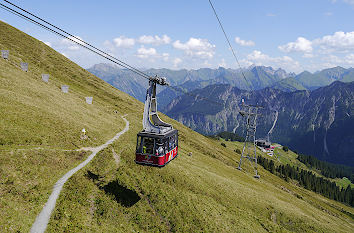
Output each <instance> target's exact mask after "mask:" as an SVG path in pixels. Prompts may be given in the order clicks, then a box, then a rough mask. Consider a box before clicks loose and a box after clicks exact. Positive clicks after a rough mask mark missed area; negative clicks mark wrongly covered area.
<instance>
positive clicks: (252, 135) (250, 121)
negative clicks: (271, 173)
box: [237, 100, 262, 178]
mask: <svg viewBox="0 0 354 233" xmlns="http://www.w3.org/2000/svg"><path fill="white" fill-rule="evenodd" d="M242 106H243V107H244V110H243V111H240V114H241V116H243V117H245V118H246V137H245V143H244V145H243V149H242V154H241V158H240V162H239V164H238V168H237V169H239V170H242V168H241V166H242V162H243V159H244V158H247V159H249V160H250V162H251V164H252V165H253V167H254V170H255V176H254V177H255V178H260V176H259V175H258V170H257V150H256V129H257V116H258V115H260V114H259V113H258V109H259V108H262V107H260V106H254V105H245V104H244V100H242Z"/></svg>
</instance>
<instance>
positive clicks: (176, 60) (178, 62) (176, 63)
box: [173, 57, 182, 68]
mask: <svg viewBox="0 0 354 233" xmlns="http://www.w3.org/2000/svg"><path fill="white" fill-rule="evenodd" d="M181 62H182V59H181V58H178V57H177V58H175V59H174V60H173V67H175V68H176V67H177V66H178V65H179V64H180V63H181Z"/></svg>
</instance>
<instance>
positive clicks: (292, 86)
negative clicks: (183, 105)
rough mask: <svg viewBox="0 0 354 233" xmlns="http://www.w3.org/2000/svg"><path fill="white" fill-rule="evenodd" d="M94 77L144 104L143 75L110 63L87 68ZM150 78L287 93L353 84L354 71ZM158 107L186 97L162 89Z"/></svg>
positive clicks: (175, 73)
mask: <svg viewBox="0 0 354 233" xmlns="http://www.w3.org/2000/svg"><path fill="white" fill-rule="evenodd" d="M88 71H89V72H91V73H92V74H94V75H96V76H98V77H100V78H101V79H103V80H104V81H106V82H108V83H110V84H111V85H113V86H114V87H116V88H118V89H119V90H121V91H124V92H126V93H128V94H129V95H131V96H133V97H135V98H136V99H138V100H140V101H145V93H146V88H147V80H145V79H143V78H141V77H140V76H138V75H136V74H134V73H132V72H130V71H127V70H125V69H120V68H119V67H118V66H115V65H110V64H104V63H101V64H97V65H94V66H92V67H91V68H89V69H88ZM144 72H145V73H147V74H149V75H151V76H155V75H158V76H164V77H166V78H167V80H168V82H169V83H170V85H171V86H174V87H175V88H174V89H182V90H183V91H184V92H189V91H192V90H195V89H198V88H203V87H206V86H208V85H212V84H230V85H231V86H234V87H237V88H239V89H244V90H260V89H263V88H266V87H272V88H274V89H279V90H282V91H285V92H292V91H296V90H314V89H317V88H319V87H322V86H326V85H329V84H331V83H332V82H334V81H342V82H351V81H354V69H353V68H349V69H345V68H342V67H334V68H330V69H324V70H322V71H319V72H315V73H310V72H308V71H304V72H302V73H300V74H298V75H296V74H295V73H288V72H286V71H285V70H283V69H273V68H272V67H265V66H254V65H252V66H250V67H248V68H244V69H225V68H223V67H219V68H218V69H210V68H202V69H198V70H186V69H182V70H170V69H145V70H144ZM157 92H158V99H159V105H160V106H161V107H164V106H165V105H167V104H168V103H170V102H171V101H172V100H173V99H174V98H176V97H177V96H179V95H181V94H183V92H178V91H177V92H176V91H175V90H173V89H171V88H164V87H159V88H158V90H157Z"/></svg>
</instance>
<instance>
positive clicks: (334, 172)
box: [297, 154, 354, 183]
mask: <svg viewBox="0 0 354 233" xmlns="http://www.w3.org/2000/svg"><path fill="white" fill-rule="evenodd" d="M297 159H298V160H299V161H300V162H302V163H303V164H305V165H306V166H308V167H310V168H313V169H318V170H321V174H322V175H323V176H325V177H328V178H332V179H334V178H343V177H347V178H348V179H349V180H350V181H351V182H352V183H354V167H349V166H345V165H339V164H332V163H328V162H324V161H321V160H319V159H317V158H316V157H314V156H309V155H302V154H299V155H298V157H297Z"/></svg>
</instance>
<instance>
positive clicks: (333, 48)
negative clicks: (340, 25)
mask: <svg viewBox="0 0 354 233" xmlns="http://www.w3.org/2000/svg"><path fill="white" fill-rule="evenodd" d="M313 43H314V44H315V45H319V46H320V48H321V49H322V50H329V52H346V51H347V50H349V49H354V31H352V32H342V31H339V32H335V33H334V34H333V35H327V36H324V37H322V38H319V39H315V40H314V41H313Z"/></svg>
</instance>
